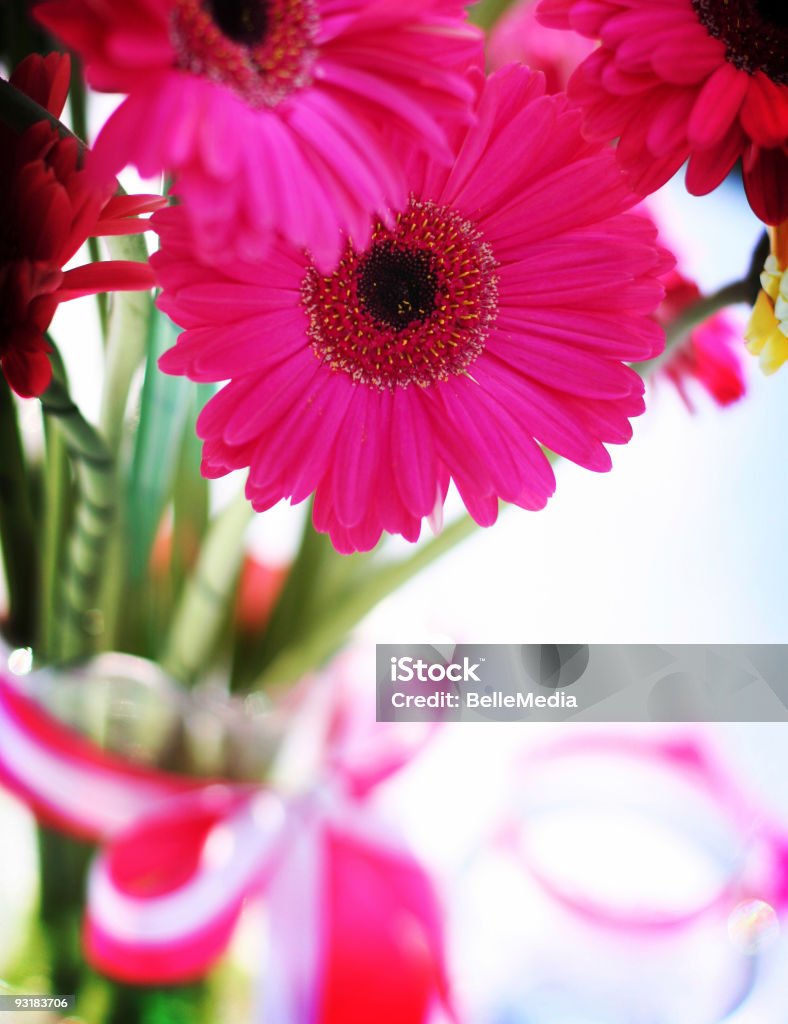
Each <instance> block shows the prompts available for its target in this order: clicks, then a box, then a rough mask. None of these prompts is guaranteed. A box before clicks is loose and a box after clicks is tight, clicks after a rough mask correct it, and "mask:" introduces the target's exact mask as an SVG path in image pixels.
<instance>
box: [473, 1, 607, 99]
mask: <svg viewBox="0 0 788 1024" xmlns="http://www.w3.org/2000/svg"><path fill="white" fill-rule="evenodd" d="M535 10H536V0H521V2H520V3H516V4H514V6H513V7H511V8H510V10H508V11H507V12H506V13H505V14H504V15H503V16H502V17H501V18H500V20H499V21H498V23H497V24H496V25H495V28H494V29H493V30H492V32H491V33H490V35H489V37H488V40H487V62H488V64H489V65H490V67H491V68H492V69H495V68H500V67H502V66H503V65H504V64H511V63H513V62H520V63H522V64H527V65H528V67H530V68H533V69H534V70H535V71H542V72H544V75H545V79H546V81H547V91H548V92H549V93H556V92H563V91H564V90H565V89H566V83H567V82H568V81H569V76H570V75H571V74H572V72H573V71H574V70H575V68H576V67H577V66H578V64H580V63H581V62H582V61H584V60H585V59H586V57H587V56H588V55H589V53H591V51H592V50H593V49H594V44H593V43H592V42H591V41H590V40H588V39H585V38H584V37H583V36H581V35H578V33H577V32H562V31H559V30H557V29H554V28H546V27H545V26H544V25H541V24H540V23H539V22H538V21H537V20H536V16H535V13H534V12H535Z"/></svg>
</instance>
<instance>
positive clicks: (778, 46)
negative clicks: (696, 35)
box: [692, 0, 788, 85]
mask: <svg viewBox="0 0 788 1024" xmlns="http://www.w3.org/2000/svg"><path fill="white" fill-rule="evenodd" d="M692 6H693V8H694V9H695V13H696V14H697V15H698V18H699V20H700V21H701V23H702V24H703V26H704V27H705V28H706V30H707V31H708V33H709V35H711V36H713V37H714V38H715V39H719V40H720V42H722V43H724V44H725V57H726V59H727V60H728V61H729V62H730V63H731V64H733V65H734V67H737V68H739V70H740V71H746V72H748V74H751V75H752V74H754V73H755V72H756V71H762V72H763V73H764V74H765V75H768V76H769V78H771V80H772V81H773V82H776V83H777V84H778V85H788V0H692Z"/></svg>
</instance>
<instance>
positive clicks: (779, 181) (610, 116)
mask: <svg viewBox="0 0 788 1024" xmlns="http://www.w3.org/2000/svg"><path fill="white" fill-rule="evenodd" d="M787 10H788V8H786V4H785V2H784V0H542V4H541V6H540V8H539V16H540V18H541V20H542V21H543V22H544V24H546V25H550V26H552V27H554V28H571V29H575V30H576V31H578V32H581V33H583V34H584V35H586V36H589V37H591V38H594V39H600V40H601V46H600V47H599V49H597V50H596V51H595V52H594V53H593V54H592V55H591V56H590V57H588V58H587V60H586V61H585V62H584V63H583V64H582V65H581V66H580V68H578V70H577V71H576V72H575V74H574V76H573V78H572V80H571V83H570V87H569V92H570V96H571V97H572V98H573V99H574V100H575V101H577V102H578V103H580V104H581V105H582V106H583V108H584V110H585V122H584V125H583V129H584V132H585V133H586V135H587V137H588V138H593V139H600V140H609V139H615V138H618V139H619V143H618V150H617V151H618V155H619V159H620V160H621V163H622V165H623V166H624V167H625V168H627V170H628V171H629V172H631V175H632V184H633V187H634V188H635V189H636V190H637V191H638V192H640V194H641V195H647V194H649V193H651V192H653V191H655V190H656V189H657V188H659V186H660V185H663V184H664V183H665V182H666V181H667V180H668V179H669V178H670V177H672V176H673V174H675V173H676V171H678V169H679V168H680V167H681V166H682V164H683V163H684V161H685V160H687V159H689V165H688V167H687V188H688V189H689V191H690V192H692V193H693V194H694V195H705V194H706V193H707V192H711V191H712V189H714V188H716V187H717V185H719V183H720V182H721V181H722V180H723V178H724V177H725V176H726V175H727V174H728V172H729V171H730V169H731V168H732V167H733V165H734V163H735V162H736V161H737V160H738V159H739V158H740V157H741V159H742V166H743V174H744V186H745V189H746V191H747V196H748V199H749V201H750V205H751V206H752V208H753V210H754V211H755V213H756V214H757V216H758V217H760V218H761V220H763V221H765V222H766V223H767V224H777V223H779V221H781V220H783V219H784V218H785V217H786V216H788V14H786V11H787Z"/></svg>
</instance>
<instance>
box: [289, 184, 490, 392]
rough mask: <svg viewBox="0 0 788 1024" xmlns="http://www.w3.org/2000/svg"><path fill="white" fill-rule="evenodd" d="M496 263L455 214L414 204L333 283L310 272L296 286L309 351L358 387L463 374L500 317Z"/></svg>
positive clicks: (344, 263)
mask: <svg viewBox="0 0 788 1024" xmlns="http://www.w3.org/2000/svg"><path fill="white" fill-rule="evenodd" d="M496 267H497V262H496V260H495V257H494V255H493V252H492V249H491V248H490V246H489V245H488V244H487V243H486V242H485V241H484V239H483V236H482V234H481V232H480V231H479V230H478V228H476V227H475V226H474V225H473V224H472V223H471V222H470V221H468V220H466V219H465V218H464V217H462V216H461V214H459V213H458V212H457V211H456V210H452V209H450V208H448V207H441V206H438V205H437V204H435V203H432V202H420V201H418V200H415V199H412V200H411V202H410V205H409V206H408V208H407V210H406V211H405V212H404V213H402V214H400V215H399V217H398V218H397V224H396V226H395V227H394V228H393V229H389V228H386V227H384V226H383V225H381V224H378V225H377V226H376V228H375V230H374V232H373V237H372V244H371V245H370V247H369V249H368V250H367V251H366V252H365V253H358V252H356V250H355V249H354V248H353V246H352V244H348V247H347V250H346V251H345V254H344V256H343V257H342V259H341V261H340V263H339V266H338V267H337V269H336V270H335V271H334V272H333V274H329V275H327V276H326V275H323V274H321V273H320V272H319V271H318V270H317V269H316V268H315V267H310V269H309V270H308V271H307V274H306V277H305V278H304V282H303V286H302V299H303V304H304V308H305V310H306V313H307V317H308V319H309V337H310V339H311V341H312V349H313V351H314V353H315V355H316V356H317V358H318V359H320V360H321V361H322V362H325V363H328V364H329V366H331V367H332V369H334V370H341V371H343V372H344V373H347V374H349V375H350V376H351V377H352V378H353V380H354V381H357V382H358V383H360V384H367V385H369V386H371V387H374V388H378V389H380V390H383V389H385V388H390V389H391V388H394V387H397V386H399V387H407V386H408V385H410V384H419V385H421V386H422V387H427V386H429V385H430V384H434V383H436V382H438V381H442V380H448V378H449V377H450V376H452V375H453V374H462V373H466V372H467V370H468V367H470V366H471V364H472V363H473V362H474V361H475V360H476V359H477V358H478V357H479V355H481V353H482V352H483V351H484V346H485V342H486V340H487V336H488V334H489V331H490V327H491V325H492V323H493V322H494V320H495V317H496V314H497V311H498V279H497V277H496V274H495V269H496Z"/></svg>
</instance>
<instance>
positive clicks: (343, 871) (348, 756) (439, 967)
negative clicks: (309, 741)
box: [0, 676, 454, 1024]
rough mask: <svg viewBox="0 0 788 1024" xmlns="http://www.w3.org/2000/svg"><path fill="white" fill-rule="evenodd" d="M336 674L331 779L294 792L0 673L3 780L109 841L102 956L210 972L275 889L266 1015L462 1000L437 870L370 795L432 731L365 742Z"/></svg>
mask: <svg viewBox="0 0 788 1024" xmlns="http://www.w3.org/2000/svg"><path fill="white" fill-rule="evenodd" d="M329 684H330V685H329ZM321 685H322V690H321ZM321 685H318V686H317V690H318V691H320V692H322V693H328V694H329V698H330V699H329V706H328V707H326V706H325V704H324V705H323V706H322V707H318V709H317V712H316V713H315V709H314V708H312V709H311V712H310V713H311V714H312V717H313V719H314V720H315V721H316V722H317V725H318V729H317V731H318V732H320V731H321V730H322V739H319V738H318V742H317V748H318V749H320V750H321V753H320V757H319V758H318V761H319V762H320V763H319V765H318V769H319V770H318V772H317V776H318V779H319V781H318V783H317V784H314V785H313V786H312V787H311V789H306V790H304V791H303V792H302V793H301V795H298V796H293V797H289V798H288V797H283V796H281V795H280V794H278V793H277V792H275V791H274V790H272V789H266V788H262V787H258V786H253V785H242V784H238V783H229V782H224V781H204V780H196V779H194V778H188V777H184V776H178V775H173V774H166V773H162V772H157V771H152V770H148V769H144V768H139V767H134V766H132V765H130V764H128V763H127V762H125V761H123V760H122V759H120V758H118V757H115V756H113V755H112V754H108V753H106V752H105V751H103V750H101V749H99V748H98V747H96V746H94V745H93V744H91V743H89V742H88V741H86V740H85V739H83V738H81V737H79V736H78V735H77V734H75V733H74V732H73V731H71V730H70V729H68V728H66V727H65V726H63V725H62V724H61V723H59V722H58V721H56V720H55V719H53V718H52V717H51V716H50V715H49V714H48V713H47V712H46V711H45V710H44V709H43V708H42V707H41V706H40V705H39V704H38V703H36V702H35V701H34V700H32V699H31V698H30V697H29V696H28V695H26V694H25V693H24V692H23V691H22V688H21V683H16V682H13V681H12V680H10V679H8V678H5V677H3V676H0V782H2V783H4V784H5V785H6V786H7V787H8V788H9V789H11V790H12V791H13V792H15V793H16V794H17V795H19V796H20V797H21V798H22V799H23V800H24V801H25V802H26V803H27V804H28V805H29V806H30V807H31V808H32V809H33V810H34V812H35V813H36V814H37V816H38V817H39V818H40V819H41V820H42V821H44V822H45V823H47V824H50V825H54V826H56V827H58V828H60V829H62V830H64V831H67V832H69V833H71V834H73V835H76V836H79V837H81V838H86V839H91V840H94V841H96V842H98V843H100V844H101V848H100V851H99V854H98V856H97V858H96V859H95V861H94V863H93V865H92V868H91V871H90V876H89V884H88V900H87V913H86V920H85V931H84V939H85V948H86V955H87V957H88V959H89V960H90V961H91V962H92V963H93V964H94V966H96V967H97V968H98V969H100V970H102V971H104V972H105V973H107V974H109V975H110V976H112V977H114V978H116V979H119V980H122V981H126V982H130V983H138V984H162V983H165V984H166V983H177V982H183V981H187V980H190V979H194V978H196V977H199V976H201V975H202V974H204V973H205V972H206V971H207V970H209V969H210V967H211V966H212V965H213V964H214V963H215V962H216V960H217V959H218V957H220V956H221V954H222V953H223V952H224V950H225V949H226V947H227V945H228V942H229V941H230V938H231V936H232V933H233V931H234V929H235V926H236V924H237V921H238V918H239V916H240V914H241V911H242V910H243V908H244V906H245V905H246V904H247V903H248V901H249V900H250V899H253V898H255V897H260V896H262V897H264V900H265V906H266V909H267V913H268V920H269V922H270V938H269V943H268V946H269V952H268V963H267V969H266V972H265V984H264V986H263V996H262V1000H261V1001H260V1007H259V1010H260V1019H261V1020H264V1021H266V1022H269V1021H272V1022H275V1024H369V1022H370V1021H375V1022H376V1024H395V1022H396V1024H425V1022H427V1021H428V1020H429V1019H430V1015H431V1014H432V1013H433V1012H436V1011H437V1009H439V1008H442V1009H443V1010H444V1011H445V1012H446V1013H448V1014H449V1016H451V1017H453V1016H454V1015H453V1012H452V1010H451V1007H450V997H449V992H448V982H447V977H446V967H445V960H444V952H443V934H442V925H441V915H440V910H439V906H438V902H437V899H436V896H435V892H434V889H433V886H432V883H431V881H430V879H429V877H428V876H427V874H426V873H425V871H424V870H423V868H422V867H421V866H420V865H419V863H418V862H417V861H416V860H415V859H414V858H413V856H412V855H411V854H410V853H409V852H408V851H407V850H406V849H405V848H404V847H402V846H401V845H399V844H398V843H397V842H395V841H394V840H393V839H392V837H391V835H390V833H389V831H388V830H387V829H386V828H384V826H383V825H382V823H381V821H380V820H379V819H378V818H377V817H376V816H375V815H374V813H373V812H372V809H371V807H370V806H369V802H368V800H367V797H368V796H369V795H370V794H371V793H372V792H373V790H374V789H375V788H376V787H377V786H378V785H380V783H381V782H383V781H384V780H385V779H387V778H389V777H390V776H391V775H392V774H394V773H395V772H397V771H398V770H400V768H402V767H403V766H404V765H405V764H406V763H407V762H408V761H409V760H410V759H411V758H412V756H413V755H414V753H415V751H416V750H417V749H418V748H419V747H420V746H422V745H423V743H424V742H425V741H426V739H427V737H428V735H429V733H424V734H422V735H420V736H416V737H415V738H414V737H411V736H406V735H405V734H403V733H401V732H398V731H397V728H396V727H394V726H380V727H378V730H379V731H378V732H377V733H376V735H375V737H374V739H373V740H372V741H370V740H369V739H368V740H367V741H366V742H359V736H360V734H359V730H358V717H357V716H354V715H353V713H352V710H351V706H350V705H349V704H348V702H347V700H343V695H342V688H341V687H334V681H333V680H331V681H328V680H326V681H324V682H323V684H321ZM307 717H308V716H307ZM306 731H307V733H308V732H309V730H308V729H307V730H306ZM366 731H367V733H369V727H368V726H367V727H366ZM312 749H313V750H314V749H315V747H314V746H313V747H312Z"/></svg>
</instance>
